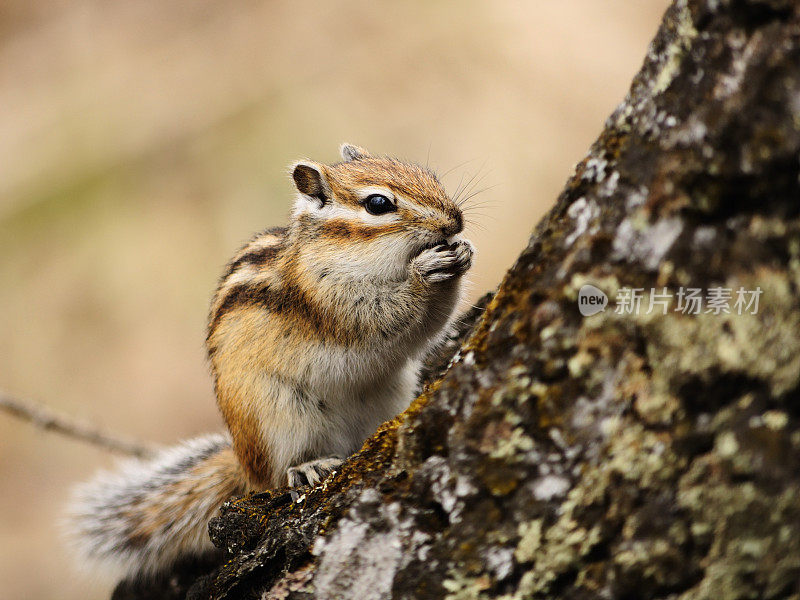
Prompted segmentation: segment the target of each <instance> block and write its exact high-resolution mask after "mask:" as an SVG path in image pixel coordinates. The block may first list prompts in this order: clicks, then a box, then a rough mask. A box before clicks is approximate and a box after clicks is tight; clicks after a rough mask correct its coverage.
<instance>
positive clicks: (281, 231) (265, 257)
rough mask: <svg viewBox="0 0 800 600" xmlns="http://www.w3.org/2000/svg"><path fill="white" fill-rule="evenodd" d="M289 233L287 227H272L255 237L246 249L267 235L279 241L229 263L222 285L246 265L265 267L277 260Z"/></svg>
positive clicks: (221, 281)
mask: <svg viewBox="0 0 800 600" xmlns="http://www.w3.org/2000/svg"><path fill="white" fill-rule="evenodd" d="M287 231H288V228H287V227H271V228H269V229H266V230H264V231H262V232H260V233H258V234H257V235H255V236H253V239H251V240H250V241H249V242H248V243H247V245H246V246H244V249H246V248H247V246H249V245H251V244H253V243H254V242H257V241H258V240H259V239H261V238H262V237H264V236H265V235H270V236H274V237H277V238H279V239H278V240H277V241H275V242H274V243H273V244H271V245H269V246H262V247H259V248H255V249H254V250H251V251H250V252H247V253H245V254H243V255H242V256H240V257H239V258H237V259H236V260H234V261H232V262H230V263H228V266H227V267H226V268H225V273H224V274H223V275H222V278H221V280H220V284H222V283H223V282H224V281H225V279H226V278H227V277H228V276H229V275H231V274H232V273H233V272H234V271H236V269H238V268H239V267H241V266H242V265H244V264H249V265H256V266H259V265H264V264H266V263H268V262H269V261H270V260H272V259H273V258H275V256H276V255H277V254H278V252H280V251H281V250H282V249H283V248H284V247H285V245H286V232H287Z"/></svg>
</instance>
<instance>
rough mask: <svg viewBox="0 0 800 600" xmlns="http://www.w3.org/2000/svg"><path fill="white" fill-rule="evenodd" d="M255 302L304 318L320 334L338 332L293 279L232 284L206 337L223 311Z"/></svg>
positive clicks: (215, 325) (335, 326)
mask: <svg viewBox="0 0 800 600" xmlns="http://www.w3.org/2000/svg"><path fill="white" fill-rule="evenodd" d="M248 305H255V306H259V307H261V308H263V309H265V310H268V311H270V312H272V313H275V314H279V315H283V316H293V317H296V318H298V320H300V321H301V322H305V323H307V324H308V325H310V326H311V328H312V329H313V330H314V331H316V332H318V333H319V335H320V336H322V337H335V338H338V337H340V336H341V334H342V332H341V328H340V327H337V323H336V322H335V320H334V319H333V318H332V317H331V316H329V315H326V314H325V313H324V311H323V310H321V309H320V307H319V306H318V305H317V304H316V303H315V302H314V300H313V299H312V298H311V297H310V296H309V294H307V293H306V292H305V291H304V290H303V289H301V288H300V287H298V286H297V285H295V284H293V283H286V282H284V283H283V284H282V285H280V286H253V285H248V284H242V285H237V286H234V287H232V288H231V289H230V291H229V292H228V293H227V295H226V296H225V299H224V300H223V301H222V303H221V304H220V306H219V309H218V310H217V312H216V313H215V314H214V316H213V317H212V320H211V324H210V325H209V329H208V332H209V337H210V336H211V334H212V333H213V332H214V330H215V329H216V327H217V325H218V324H219V322H220V320H221V319H222V317H223V316H224V315H225V313H227V312H229V311H231V310H233V309H235V308H238V307H241V306H248Z"/></svg>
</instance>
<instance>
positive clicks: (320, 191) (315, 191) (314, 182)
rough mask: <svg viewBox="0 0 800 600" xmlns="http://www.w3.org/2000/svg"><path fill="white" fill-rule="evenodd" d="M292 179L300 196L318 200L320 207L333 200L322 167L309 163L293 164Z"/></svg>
mask: <svg viewBox="0 0 800 600" xmlns="http://www.w3.org/2000/svg"><path fill="white" fill-rule="evenodd" d="M292 179H294V185H295V186H296V187H297V190H298V191H299V192H300V193H301V194H303V195H304V196H308V197H309V198H313V199H315V200H318V201H319V202H320V203H321V205H322V206H324V205H325V203H326V202H330V201H331V199H332V198H333V192H332V191H331V186H330V185H329V184H328V180H327V179H325V173H323V167H322V166H321V165H318V164H317V163H314V162H310V161H301V162H297V163H295V164H294V165H292Z"/></svg>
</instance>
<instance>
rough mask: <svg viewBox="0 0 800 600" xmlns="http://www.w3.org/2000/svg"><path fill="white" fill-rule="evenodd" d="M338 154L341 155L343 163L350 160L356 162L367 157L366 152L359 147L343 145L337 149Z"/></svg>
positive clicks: (367, 153)
mask: <svg viewBox="0 0 800 600" xmlns="http://www.w3.org/2000/svg"><path fill="white" fill-rule="evenodd" d="M339 152H341V154H342V160H344V161H345V162H350V161H351V160H358V159H360V158H366V157H368V156H369V152H367V151H366V150H365V149H364V148H362V147H361V146H354V145H353V144H348V143H344V144H342V145H341V147H340V148H339Z"/></svg>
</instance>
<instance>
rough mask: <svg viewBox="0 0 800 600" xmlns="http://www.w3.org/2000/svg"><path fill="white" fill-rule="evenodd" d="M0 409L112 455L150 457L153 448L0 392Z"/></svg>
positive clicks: (41, 427)
mask: <svg viewBox="0 0 800 600" xmlns="http://www.w3.org/2000/svg"><path fill="white" fill-rule="evenodd" d="M0 410H3V411H5V412H6V413H8V414H10V415H11V416H14V417H16V418H18V419H22V420H23V421H28V422H29V423H32V424H33V425H35V426H36V427H38V428H40V429H44V430H45V431H55V432H58V433H60V434H62V435H65V436H68V437H71V438H75V439H77V440H81V441H83V442H87V443H89V444H93V445H95V446H99V447H101V448H105V449H106V450H110V451H112V452H117V453H119V454H126V455H128V456H136V457H139V458H147V457H149V456H152V455H153V451H154V448H153V447H152V446H148V445H146V444H143V443H142V442H139V441H137V440H133V439H129V438H125V437H121V436H118V435H112V434H109V433H106V432H105V431H102V430H101V429H100V428H98V427H96V426H95V425H92V424H90V423H86V422H84V421H79V420H77V419H75V418H73V417H68V416H65V415H60V414H58V413H56V412H54V411H53V410H52V409H50V408H47V407H46V406H42V405H41V404H37V403H34V402H31V401H30V400H20V399H19V398H14V397H13V396H10V395H9V394H7V393H5V392H3V391H0Z"/></svg>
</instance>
